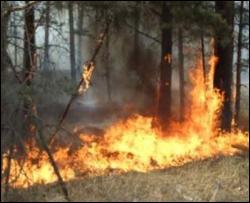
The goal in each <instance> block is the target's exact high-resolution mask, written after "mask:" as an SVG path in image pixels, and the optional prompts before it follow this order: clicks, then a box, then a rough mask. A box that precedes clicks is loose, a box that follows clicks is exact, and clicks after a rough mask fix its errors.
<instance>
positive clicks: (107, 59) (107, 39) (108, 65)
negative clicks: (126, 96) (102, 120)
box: [105, 32, 111, 102]
mask: <svg viewBox="0 0 250 203" xmlns="http://www.w3.org/2000/svg"><path fill="white" fill-rule="evenodd" d="M109 35H110V32H108V33H107V38H106V51H105V55H106V64H105V65H106V74H105V76H106V83H107V93H108V101H109V102H111V85H110V63H109Z"/></svg>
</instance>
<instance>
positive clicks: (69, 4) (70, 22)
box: [68, 1, 76, 82]
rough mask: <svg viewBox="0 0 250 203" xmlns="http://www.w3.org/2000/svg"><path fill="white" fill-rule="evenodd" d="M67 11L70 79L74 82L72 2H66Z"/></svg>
mask: <svg viewBox="0 0 250 203" xmlns="http://www.w3.org/2000/svg"><path fill="white" fill-rule="evenodd" d="M68 11H69V44H70V68H71V79H72V81H73V82H76V67H75V36H74V15H73V4H72V2H70V1H69V2H68Z"/></svg>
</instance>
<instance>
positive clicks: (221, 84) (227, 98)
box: [214, 1, 234, 131]
mask: <svg viewBox="0 0 250 203" xmlns="http://www.w3.org/2000/svg"><path fill="white" fill-rule="evenodd" d="M215 10H216V13H217V14H219V15H220V16H221V18H222V19H223V20H224V21H225V22H226V27H224V28H223V29H222V26H221V27H219V26H218V27H219V28H218V27H217V28H216V29H215V43H214V53H215V55H216V56H217V57H218V58H219V60H218V63H217V65H216V68H215V73H214V87H215V88H216V89H219V90H220V91H221V93H223V95H224V101H223V106H222V111H221V129H222V130H226V131H230V130H231V121H232V110H231V84H232V58H233V19H234V2H233V1H216V2H215Z"/></svg>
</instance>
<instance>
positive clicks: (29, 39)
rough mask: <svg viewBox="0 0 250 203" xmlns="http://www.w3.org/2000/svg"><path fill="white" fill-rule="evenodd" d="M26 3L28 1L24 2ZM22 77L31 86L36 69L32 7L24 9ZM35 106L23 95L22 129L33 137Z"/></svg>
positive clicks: (29, 98)
mask: <svg viewBox="0 0 250 203" xmlns="http://www.w3.org/2000/svg"><path fill="white" fill-rule="evenodd" d="M26 4H28V1H27V2H26ZM23 65H24V79H23V81H24V82H25V84H26V87H27V89H29V87H30V86H31V82H32V79H33V75H34V72H35V69H36V45H35V12H34V8H33V7H32V8H29V9H26V10H25V12H24V55H23ZM34 111H35V106H34V104H33V102H32V98H31V97H30V95H25V96H24V108H23V114H24V115H23V116H24V131H25V134H26V135H27V136H28V137H33V135H34V130H35V129H34V128H33V124H32V118H31V115H32V113H34Z"/></svg>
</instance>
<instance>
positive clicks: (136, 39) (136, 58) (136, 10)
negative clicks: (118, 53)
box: [133, 1, 140, 70]
mask: <svg viewBox="0 0 250 203" xmlns="http://www.w3.org/2000/svg"><path fill="white" fill-rule="evenodd" d="M139 4H140V2H139V1H136V2H135V8H134V15H135V16H134V57H133V61H134V69H135V70H136V69H138V68H139V67H138V66H139V51H140V50H139V34H138V32H137V30H139V20H140V13H139V8H138V7H139Z"/></svg>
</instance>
